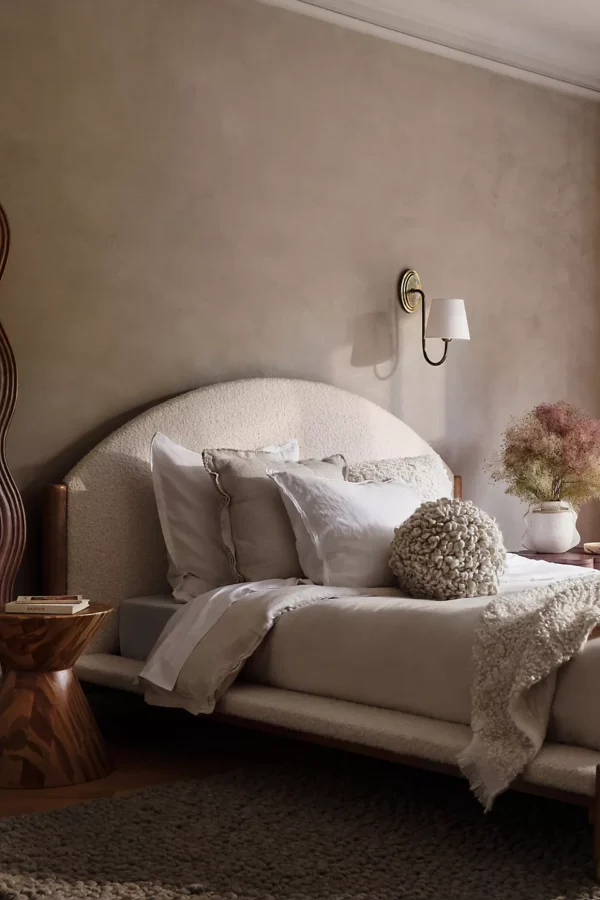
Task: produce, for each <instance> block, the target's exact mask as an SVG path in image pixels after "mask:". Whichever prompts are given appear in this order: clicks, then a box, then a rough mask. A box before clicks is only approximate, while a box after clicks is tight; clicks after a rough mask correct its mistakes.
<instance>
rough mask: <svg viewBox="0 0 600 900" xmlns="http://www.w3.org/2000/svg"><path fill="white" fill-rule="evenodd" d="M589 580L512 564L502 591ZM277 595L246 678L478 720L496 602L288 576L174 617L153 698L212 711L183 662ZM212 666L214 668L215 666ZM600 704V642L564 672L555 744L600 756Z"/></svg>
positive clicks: (153, 678)
mask: <svg viewBox="0 0 600 900" xmlns="http://www.w3.org/2000/svg"><path fill="white" fill-rule="evenodd" d="M585 575H589V570H586V569H582V568H577V567H571V566H558V565H554V564H551V563H545V562H540V561H535V560H527V559H524V558H522V557H519V556H515V555H509V558H508V571H507V574H506V575H505V576H504V577H503V579H502V583H501V588H500V591H501V593H507V592H511V591H520V590H524V589H526V588H527V587H531V586H533V585H536V586H537V585H544V584H550V583H552V582H555V581H559V580H564V579H567V578H580V577H583V576H585ZM272 592H277V597H278V598H279V599H278V601H277V603H278V606H277V613H276V615H275V616H274V617H273V620H272V622H271V623H270V624H269V628H271V625H272V628H271V631H270V633H269V634H268V636H266V634H267V632H268V631H269V628H267V630H266V632H265V635H263V634H261V635H256V641H255V643H254V646H253V647H252V650H253V651H254V653H253V656H252V658H251V659H250V661H249V662H248V663H247V664H246V668H245V671H244V676H245V677H246V678H249V679H251V680H253V681H260V682H262V683H265V684H269V685H272V686H274V687H280V688H285V689H288V690H296V691H302V692H304V693H309V694H311V693H312V694H316V695H320V696H326V697H334V698H339V699H345V700H351V701H355V702H360V703H365V704H367V705H371V706H379V707H385V708H389V709H395V710H399V711H401V712H407V713H416V714H419V715H423V716H428V717H431V718H435V719H441V720H443V721H448V722H456V723H461V724H466V725H468V724H469V723H470V689H471V646H472V642H473V633H474V630H475V628H476V626H477V623H478V621H479V618H480V616H481V612H482V610H483V609H484V608H485V606H486V605H487V603H488V602H489V599H490V598H478V599H464V600H451V601H446V602H437V601H428V600H415V599H409V598H404V597H402V596H401V595H400V593H399V592H398V591H392V590H391V591H389V592H383V591H377V595H376V596H373V595H372V594H371V595H368V594H367V593H366V592H365V591H364V590H363V591H358V590H357V591H351V590H345V591H340V590H334V589H332V588H321V587H316V586H310V585H306V584H305V585H300V586H298V583H297V582H296V581H294V580H292V579H290V580H288V581H287V582H284V581H281V580H276V581H273V582H260V583H255V584H243V585H236V586H233V587H227V588H221V589H219V590H218V591H215V592H212V593H211V594H205V595H203V596H202V597H198V598H196V599H195V600H194V601H192V602H191V603H189V604H188V605H187V606H185V607H182V609H181V610H178V612H177V613H176V615H175V616H174V617H173V618H172V619H171V621H170V622H169V624H168V626H167V628H166V629H165V632H163V635H162V637H161V639H160V640H159V642H158V644H157V645H156V647H155V649H154V651H153V652H152V654H151V656H150V657H149V659H148V662H147V664H146V666H145V668H144V670H143V672H142V677H143V679H144V681H145V683H146V685H147V686H148V699H149V700H150V701H151V702H159V703H164V704H169V705H171V704H174V705H180V706H185V707H186V708H189V709H193V710H194V711H198V710H199V709H203V710H206V711H208V708H207V707H206V703H205V701H206V697H204V696H203V692H204V690H205V685H204V686H203V684H202V683H200V682H201V681H202V678H203V677H205V676H206V669H205V670H204V675H198V679H199V680H198V682H197V683H196V684H194V683H193V679H194V677H195V676H193V675H190V669H189V667H188V671H187V672H186V679H187V686H186V695H189V694H190V693H191V694H192V695H194V693H195V692H197V696H196V700H198V701H199V702H198V704H197V705H196V707H195V709H194V704H193V703H190V698H189V696H187V699H186V698H182V696H181V691H180V688H181V685H178V683H177V682H178V678H179V676H180V673H181V672H182V670H183V668H184V664H185V663H186V661H187V660H188V659H190V658H191V656H192V654H193V651H194V648H196V647H198V645H199V644H200V642H201V641H202V640H203V639H204V638H205V637H206V636H207V635H208V634H209V633H210V632H211V631H212V630H213V629H215V631H214V632H213V633H214V634H215V635H216V634H218V631H219V628H221V629H225V626H226V624H227V619H224V618H223V617H224V616H225V615H226V614H227V615H228V616H229V617H231V615H232V607H233V605H234V604H236V603H239V602H242V603H243V602H244V601H247V600H249V599H250V598H252V597H254V599H255V600H256V599H257V598H259V596H261V597H262V596H265V595H267V596H268V595H269V594H272ZM386 593H387V595H386ZM299 595H302V597H301V598H300V599H299ZM294 606H296V608H292V607H294ZM240 611H241V608H240ZM284 611H285V615H282V614H281V612H284ZM230 621H234V620H233V619H231V618H230ZM217 626H218V627H217ZM263 638H264V639H263ZM261 642H262V643H261ZM229 649H231V648H229ZM238 649H241V648H238ZM234 652H236V651H235V647H234ZM241 662H242V660H240V665H241ZM204 664H205V665H206V666H208V667H209V668H210V667H212V668H214V665H215V661H212V662H211V663H210V665H209V664H208V663H207V662H206V660H205V661H204ZM234 677H235V676H234ZM228 683H231V682H230V681H229V682H228ZM226 686H228V684H226V685H225V687H226ZM599 700H600V641H599V640H593V641H590V642H588V644H587V645H586V647H585V648H584V650H583V651H582V652H581V653H580V654H578V656H576V657H575V658H574V659H573V660H572V661H571V662H570V663H568V664H567V665H566V666H565V667H563V669H562V671H561V673H560V676H559V682H558V688H557V692H556V695H555V700H554V705H553V720H552V724H551V733H552V735H553V737H554V739H557V740H562V741H565V742H568V743H573V744H576V745H579V746H582V747H589V748H591V749H598V750H600V702H598V701H599ZM203 704H204V705H203Z"/></svg>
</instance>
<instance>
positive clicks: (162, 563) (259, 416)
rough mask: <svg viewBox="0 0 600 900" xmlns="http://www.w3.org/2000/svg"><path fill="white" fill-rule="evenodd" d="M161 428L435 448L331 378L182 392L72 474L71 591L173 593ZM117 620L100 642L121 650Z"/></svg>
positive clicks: (313, 450)
mask: <svg viewBox="0 0 600 900" xmlns="http://www.w3.org/2000/svg"><path fill="white" fill-rule="evenodd" d="M156 431H163V432H165V434H167V435H168V436H169V437H170V438H172V439H173V440H174V441H177V442H178V443H181V444H183V445H184V446H186V447H188V448H189V449H191V450H197V451H201V450H203V449H205V448H207V447H235V448H241V449H251V448H255V447H260V446H264V445H266V444H272V443H275V442H281V441H284V440H286V439H287V438H297V439H298V440H299V442H300V449H301V453H302V456H304V457H316V456H318V457H321V456H327V455H329V454H331V453H343V454H344V455H345V456H346V458H347V459H348V461H350V462H352V461H359V460H363V459H384V458H385V457H390V456H414V455H418V454H420V453H432V452H433V451H432V449H431V447H430V446H429V444H427V443H426V442H425V441H424V440H423V439H422V438H420V437H419V436H418V435H417V434H415V432H414V431H413V430H412V429H411V428H409V427H408V426H407V425H405V424H404V423H403V422H401V421H400V420H399V419H397V418H396V417H395V416H393V415H391V414H390V413H389V412H386V410H384V409H381V407H379V406H376V405H375V404H374V403H371V402H370V401H369V400H365V399H364V398H363V397H357V396H355V395H354V394H350V393H348V392H347V391H343V390H340V389H339V388H335V387H331V386H330V385H326V384H318V383H315V382H310V381H300V380H293V379H286V378H256V379H250V380H245V381H232V382H226V383H223V384H216V385H212V386H210V387H205V388H200V389H199V390H195V391H190V392H189V393H187V394H182V395H181V396H179V397H175V398H174V399H173V400H168V401H167V402H165V403H160V404H158V405H157V406H154V407H152V408H151V409H149V410H147V411H146V412H144V413H142V414H141V415H139V416H137V417H136V418H135V419H133V420H132V421H131V422H128V423H127V425H124V426H123V427H122V428H119V429H118V430H117V431H115V432H113V434H111V435H110V436H109V437H107V438H106V439H105V440H104V441H102V443H100V444H98V446H97V447H95V448H94V449H93V450H91V451H90V452H89V453H88V454H87V455H86V456H85V457H84V458H83V459H82V460H81V461H80V462H79V463H78V464H77V465H76V466H75V468H74V469H72V470H71V472H69V474H68V475H67V477H66V478H65V483H66V485H67V487H68V523H67V557H68V566H67V590H68V591H69V592H70V593H82V594H84V595H85V596H87V597H89V598H90V599H91V600H94V601H97V602H104V603H110V604H111V605H113V606H116V605H118V603H119V602H120V601H121V600H122V599H124V598H125V597H134V596H139V595H143V594H156V593H161V592H168V590H169V589H168V587H167V583H166V577H165V576H166V551H165V548H164V544H163V540H162V535H161V532H160V526H159V522H158V516H157V513H156V507H155V503H154V495H153V490H152V481H151V477H150V466H149V451H150V442H151V439H152V436H153V435H154V433H155V432H156ZM111 619H112V620H113V621H112V622H109V624H108V625H107V627H106V628H105V630H104V631H103V632H101V634H100V636H99V638H98V639H97V640H96V641H95V642H94V645H93V649H94V650H96V651H100V650H102V651H104V652H118V641H117V623H116V617H115V616H112V617H111Z"/></svg>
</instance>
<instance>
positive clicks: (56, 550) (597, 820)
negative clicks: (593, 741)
mask: <svg viewBox="0 0 600 900" xmlns="http://www.w3.org/2000/svg"><path fill="white" fill-rule="evenodd" d="M454 496H455V497H456V498H457V499H458V498H461V497H462V479H461V477H460V475H456V476H454ZM67 514H68V490H67V485H66V484H50V485H47V486H46V487H45V488H44V494H43V514H42V521H43V537H42V541H43V543H42V579H43V586H42V590H43V593H45V594H64V593H66V592H67ZM594 636H596V635H594ZM212 717H213V718H214V719H215V720H217V721H221V722H227V723H228V724H231V725H235V726H239V727H242V728H252V729H255V730H258V731H263V732H267V733H269V734H276V735H280V736H282V737H288V738H292V739H294V740H299V741H305V742H307V743H312V744H319V745H321V746H324V747H331V748H333V749H336V750H342V751H345V752H350V753H357V754H360V755H362V756H370V757H374V758H376V759H384V760H387V761H390V762H395V763H399V764H400V765H404V766H411V767H413V768H418V769H425V770H427V771H431V772H439V773H441V774H443V775H453V776H459V777H461V778H463V777H464V776H463V775H462V773H461V771H460V769H459V768H458V766H452V765H448V764H446V763H438V762H435V761H434V760H429V759H424V758H421V757H418V756H407V755H404V754H399V753H393V752H391V751H388V750H381V749H378V748H377V747H369V746H366V745H362V744H355V743H351V742H348V741H342V740H336V739H334V738H328V737H322V736H320V735H314V734H310V733H309V732H304V731H295V730H293V729H291V728H285V727H282V726H277V725H270V724H267V723H264V722H256V721H254V720H252V719H244V718H241V717H240V716H234V715H227V714H225V713H213V716H212ZM511 790H516V791H520V792H522V793H526V794H534V795H537V796H541V797H548V798H550V799H551V800H559V801H560V802H562V803H570V804H574V805H576V806H583V807H585V808H587V810H588V817H589V821H590V823H591V824H592V825H593V858H594V875H595V878H596V880H597V881H599V882H600V765H598V766H596V787H595V795H594V796H593V797H592V796H588V795H587V794H576V793H572V792H570V791H563V790H560V789H559V788H552V787H546V786H544V785H538V784H530V783H529V782H527V781H524V780H523V779H521V778H518V779H517V780H516V781H515V782H513V784H512V785H511Z"/></svg>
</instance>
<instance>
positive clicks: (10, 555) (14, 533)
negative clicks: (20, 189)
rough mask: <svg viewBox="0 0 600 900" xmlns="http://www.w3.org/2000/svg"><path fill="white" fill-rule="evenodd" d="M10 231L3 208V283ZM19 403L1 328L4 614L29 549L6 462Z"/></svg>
mask: <svg viewBox="0 0 600 900" xmlns="http://www.w3.org/2000/svg"><path fill="white" fill-rule="evenodd" d="M9 245H10V230H9V227H8V219H7V218H6V213H5V212H4V210H3V209H2V206H0V281H1V280H2V276H3V274H4V269H5V266H6V260H7V257H8V248H9ZM16 403H17V365H16V363H15V357H14V354H13V352H12V347H11V346H10V343H9V340H8V338H7V337H6V334H5V332H4V328H3V327H2V325H1V324H0V610H3V609H4V607H5V605H6V603H7V602H8V601H9V600H12V599H13V587H14V583H15V577H16V574H17V570H18V568H19V565H20V563H21V558H22V556H23V551H24V549H25V535H26V529H25V510H24V508H23V501H22V500H21V495H20V493H19V491H18V489H17V486H16V484H15V482H14V479H13V477H12V475H11V474H10V470H9V468H8V464H7V462H6V433H7V431H8V428H9V425H10V423H11V419H12V417H13V413H14V411H15V406H16Z"/></svg>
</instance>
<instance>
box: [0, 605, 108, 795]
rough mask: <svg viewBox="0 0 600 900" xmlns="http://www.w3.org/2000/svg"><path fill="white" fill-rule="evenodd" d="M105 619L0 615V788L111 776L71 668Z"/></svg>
mask: <svg viewBox="0 0 600 900" xmlns="http://www.w3.org/2000/svg"><path fill="white" fill-rule="evenodd" d="M109 611H110V610H109V608H108V607H98V606H96V607H90V608H89V611H88V610H86V611H84V612H83V613H77V614H76V615H74V616H48V615H28V614H13V615H9V614H6V613H4V614H0V663H1V664H2V669H3V678H2V682H1V684H0V788H19V787H20V788H49V787H65V786H67V785H74V784H81V783H83V782H86V781H94V780H95V779H97V778H104V776H105V775H108V774H109V773H110V772H112V771H113V766H112V764H111V762H110V760H109V758H108V755H107V752H106V748H105V746H104V741H103V739H102V735H101V734H100V730H99V728H98V725H97V723H96V720H95V719H94V716H93V714H92V711H91V709H90V707H89V705H88V702H87V700H86V698H85V696H84V693H83V691H82V689H81V686H80V684H79V682H78V680H77V677H76V676H75V674H74V672H73V670H72V668H71V666H72V665H73V663H74V662H75V660H76V659H77V656H78V655H79V653H80V652H81V650H82V649H83V647H84V646H85V644H86V643H87V642H88V640H89V638H90V637H91V636H92V634H93V632H94V631H95V630H96V628H97V627H98V625H99V624H100V622H101V621H102V619H103V618H104V616H105V615H107V613H108V612H109Z"/></svg>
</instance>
